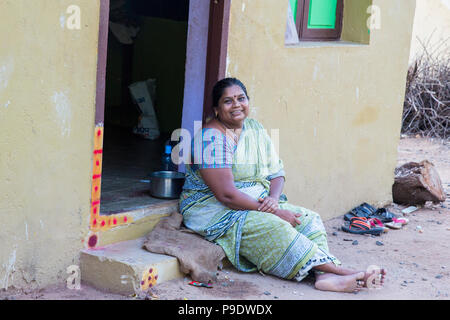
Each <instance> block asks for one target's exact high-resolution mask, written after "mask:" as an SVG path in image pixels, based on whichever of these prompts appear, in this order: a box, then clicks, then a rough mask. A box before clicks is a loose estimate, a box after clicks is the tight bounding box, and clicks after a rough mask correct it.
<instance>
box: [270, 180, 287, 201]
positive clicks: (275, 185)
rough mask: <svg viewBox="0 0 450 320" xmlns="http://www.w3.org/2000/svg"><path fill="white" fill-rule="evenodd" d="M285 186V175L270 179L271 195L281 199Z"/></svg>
mask: <svg viewBox="0 0 450 320" xmlns="http://www.w3.org/2000/svg"><path fill="white" fill-rule="evenodd" d="M283 187H284V177H277V178H274V179H272V180H270V190H269V196H270V197H272V198H274V199H277V201H278V199H280V196H281V193H282V192H283Z"/></svg>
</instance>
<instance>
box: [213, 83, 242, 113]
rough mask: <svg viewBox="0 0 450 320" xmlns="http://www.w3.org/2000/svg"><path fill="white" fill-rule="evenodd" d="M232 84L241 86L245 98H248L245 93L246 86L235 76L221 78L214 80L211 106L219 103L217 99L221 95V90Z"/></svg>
mask: <svg viewBox="0 0 450 320" xmlns="http://www.w3.org/2000/svg"><path fill="white" fill-rule="evenodd" d="M232 86H239V87H241V89H242V91H244V93H245V95H246V97H247V99H249V97H248V94H247V88H246V87H245V86H244V84H243V83H242V82H241V81H240V80H238V79H236V78H224V79H222V80H219V81H217V82H216V84H215V85H214V88H213V92H212V98H213V100H212V101H213V107H217V106H218V105H219V100H220V98H221V97H222V95H223V92H224V91H225V89H226V88H229V87H232Z"/></svg>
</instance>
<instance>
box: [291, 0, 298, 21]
mask: <svg viewBox="0 0 450 320" xmlns="http://www.w3.org/2000/svg"><path fill="white" fill-rule="evenodd" d="M289 2H290V4H291V10H292V15H293V16H294V21H296V22H297V4H298V0H289Z"/></svg>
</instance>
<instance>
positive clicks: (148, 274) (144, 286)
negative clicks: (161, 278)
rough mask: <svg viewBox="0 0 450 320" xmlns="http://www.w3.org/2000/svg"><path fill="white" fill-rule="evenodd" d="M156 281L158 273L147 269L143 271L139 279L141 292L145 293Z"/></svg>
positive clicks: (152, 268)
mask: <svg viewBox="0 0 450 320" xmlns="http://www.w3.org/2000/svg"><path fill="white" fill-rule="evenodd" d="M157 281H158V272H157V270H156V268H154V267H149V268H148V269H147V270H146V271H144V273H143V275H142V279H141V290H142V291H145V290H148V289H149V288H153V287H154V286H155V285H156V282H157Z"/></svg>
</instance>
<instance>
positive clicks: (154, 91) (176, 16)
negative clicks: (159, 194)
mask: <svg viewBox="0 0 450 320" xmlns="http://www.w3.org/2000/svg"><path fill="white" fill-rule="evenodd" d="M189 2H190V1H189V0H170V1H165V0H110V8H109V28H108V45H107V58H106V76H105V100H104V101H105V107H104V137H103V162H102V182H101V198H100V202H101V206H100V214H102V215H111V214H117V213H120V212H123V211H129V210H133V209H136V208H139V207H143V206H149V205H152V204H155V203H160V202H162V201H165V200H163V199H157V198H153V197H151V196H150V195H149V182H150V179H149V176H150V174H151V173H152V172H153V171H158V170H161V157H162V154H163V152H164V146H165V145H166V144H167V143H168V142H169V141H170V136H171V133H172V132H173V131H174V130H175V129H177V128H180V127H181V120H182V111H183V96H184V82H185V65H186V47H187V33H188V20H189ZM143 99H145V100H146V101H144V102H143V101H142V100H143Z"/></svg>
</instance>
